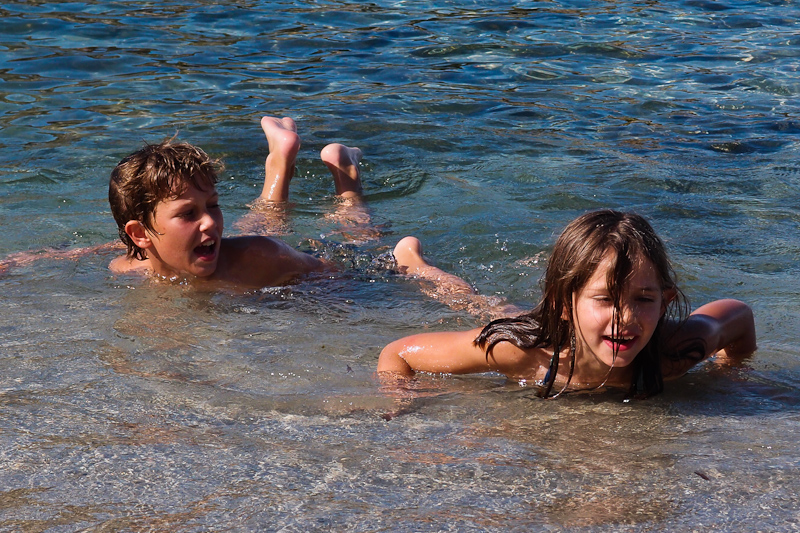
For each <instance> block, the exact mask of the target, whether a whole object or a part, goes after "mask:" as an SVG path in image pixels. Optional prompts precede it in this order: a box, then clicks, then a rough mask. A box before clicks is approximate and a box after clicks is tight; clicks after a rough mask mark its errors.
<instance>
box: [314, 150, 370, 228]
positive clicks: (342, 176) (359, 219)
mask: <svg viewBox="0 0 800 533" xmlns="http://www.w3.org/2000/svg"><path fill="white" fill-rule="evenodd" d="M319 156H320V159H322V162H323V163H325V166H327V167H328V170H330V171H331V176H333V184H334V187H335V188H336V195H337V196H338V197H339V201H338V202H337V205H336V210H335V211H334V212H333V213H331V214H330V215H328V216H329V218H332V219H334V220H336V221H337V222H338V223H339V225H340V226H341V229H340V230H339V232H340V233H341V234H342V235H344V236H345V237H346V238H348V239H349V240H350V241H351V242H354V243H363V242H367V241H372V240H375V239H377V238H379V237H380V236H381V232H380V231H379V230H378V229H377V228H376V227H374V226H373V224H372V216H371V215H370V212H369V208H368V207H367V205H366V204H365V203H364V198H363V189H362V186H361V172H360V170H359V167H358V164H359V162H360V161H361V156H362V154H361V150H360V149H358V148H352V147H349V146H345V145H343V144H339V143H333V144H329V145H328V146H326V147H325V148H323V149H322V151H321V152H320V154H319Z"/></svg>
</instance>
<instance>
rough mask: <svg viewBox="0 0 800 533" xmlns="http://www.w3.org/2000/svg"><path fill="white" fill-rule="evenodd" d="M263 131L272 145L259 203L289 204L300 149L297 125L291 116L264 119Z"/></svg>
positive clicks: (270, 145) (265, 167)
mask: <svg viewBox="0 0 800 533" xmlns="http://www.w3.org/2000/svg"><path fill="white" fill-rule="evenodd" d="M261 129H263V130H264V135H266V137H267V143H269V155H267V159H266V161H265V162H264V189H263V191H262V192H261V196H259V200H262V201H265V202H285V201H286V200H287V199H288V198H289V182H290V181H291V179H292V176H293V175H294V165H295V160H296V158H297V152H298V150H300V136H299V135H297V126H296V125H295V123H294V120H292V119H291V118H289V117H284V118H277V117H263V118H262V119H261Z"/></svg>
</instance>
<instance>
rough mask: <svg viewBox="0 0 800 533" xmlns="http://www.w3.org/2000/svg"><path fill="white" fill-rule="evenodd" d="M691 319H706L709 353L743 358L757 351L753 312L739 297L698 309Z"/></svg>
mask: <svg viewBox="0 0 800 533" xmlns="http://www.w3.org/2000/svg"><path fill="white" fill-rule="evenodd" d="M689 319H690V320H692V319H694V320H696V321H699V320H703V321H704V322H705V323H706V327H707V328H708V340H707V342H706V346H707V352H706V356H707V357H708V356H711V355H713V354H714V353H716V354H717V358H718V359H719V358H725V359H727V360H731V361H735V362H738V361H741V360H742V359H744V358H745V357H747V356H749V355H751V354H752V353H753V352H755V351H756V326H755V321H754V320H753V311H752V309H750V306H748V305H747V304H746V303H744V302H740V301H739V300H717V301H715V302H711V303H707V304H706V305H704V306H702V307H700V308H698V309H697V310H696V311H695V312H694V313H692V314H691V315H690V317H689Z"/></svg>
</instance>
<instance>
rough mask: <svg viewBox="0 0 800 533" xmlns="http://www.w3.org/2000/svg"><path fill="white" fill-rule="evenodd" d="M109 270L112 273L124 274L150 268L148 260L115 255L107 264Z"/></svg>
mask: <svg viewBox="0 0 800 533" xmlns="http://www.w3.org/2000/svg"><path fill="white" fill-rule="evenodd" d="M108 268H109V270H111V272H113V273H114V274H125V273H126V272H145V271H147V270H148V269H149V268H150V262H149V261H148V260H147V259H145V260H144V261H141V260H139V259H135V258H133V257H129V256H127V255H120V256H119V257H115V258H114V259H112V260H111V262H110V263H109V264H108Z"/></svg>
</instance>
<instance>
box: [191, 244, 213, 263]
mask: <svg viewBox="0 0 800 533" xmlns="http://www.w3.org/2000/svg"><path fill="white" fill-rule="evenodd" d="M216 244H217V241H208V242H206V243H205V244H201V245H200V246H197V247H196V248H195V249H194V253H195V254H196V255H197V256H198V257H199V258H200V259H202V260H204V261H211V260H212V259H214V255H215V254H216Z"/></svg>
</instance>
